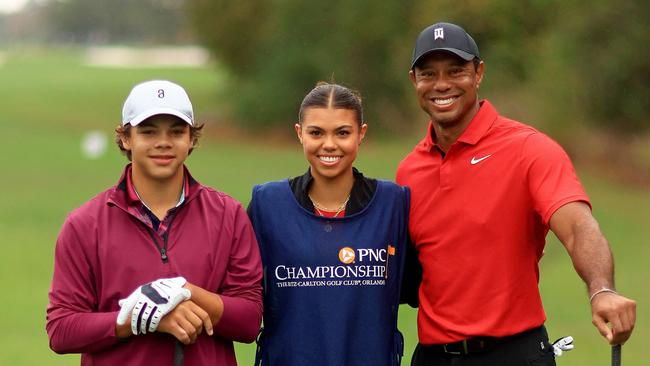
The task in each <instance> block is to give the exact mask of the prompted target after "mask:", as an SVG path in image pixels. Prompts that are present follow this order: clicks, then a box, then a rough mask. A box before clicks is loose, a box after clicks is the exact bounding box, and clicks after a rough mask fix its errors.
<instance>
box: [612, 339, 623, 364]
mask: <svg viewBox="0 0 650 366" xmlns="http://www.w3.org/2000/svg"><path fill="white" fill-rule="evenodd" d="M612 366H621V345H620V344H617V345H615V346H612Z"/></svg>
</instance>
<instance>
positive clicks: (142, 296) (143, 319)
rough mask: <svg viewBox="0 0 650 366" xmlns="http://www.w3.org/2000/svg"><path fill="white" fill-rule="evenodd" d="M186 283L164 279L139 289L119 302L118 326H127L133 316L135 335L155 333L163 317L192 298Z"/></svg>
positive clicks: (182, 279) (132, 324) (175, 279)
mask: <svg viewBox="0 0 650 366" xmlns="http://www.w3.org/2000/svg"><path fill="white" fill-rule="evenodd" d="M185 283H187V281H186V280H185V278H183V277H174V278H162V279H159V280H156V281H153V282H151V283H147V284H145V285H142V286H140V287H138V288H137V289H136V290H135V291H133V293H131V295H129V296H128V297H127V298H126V299H122V300H120V301H119V304H120V307H121V309H120V312H119V314H118V316H117V324H119V325H123V324H125V323H126V321H127V319H128V317H129V314H131V331H132V332H133V334H146V333H147V332H154V331H155V330H156V329H157V328H158V324H159V323H160V320H161V319H162V317H163V316H165V315H167V313H169V312H170V311H172V310H173V309H174V308H175V307H176V305H178V304H179V303H180V302H182V301H184V300H187V299H189V298H190V296H191V293H190V291H189V290H188V289H185V288H183V285H185Z"/></svg>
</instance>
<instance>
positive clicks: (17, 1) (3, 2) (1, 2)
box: [0, 0, 28, 13]
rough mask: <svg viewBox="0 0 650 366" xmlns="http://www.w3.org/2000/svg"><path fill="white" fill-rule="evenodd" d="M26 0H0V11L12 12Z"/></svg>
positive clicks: (23, 4) (20, 7)
mask: <svg viewBox="0 0 650 366" xmlns="http://www.w3.org/2000/svg"><path fill="white" fill-rule="evenodd" d="M27 1H28V0H0V13H13V12H16V11H18V10H20V9H22V7H23V6H25V4H26V3H27Z"/></svg>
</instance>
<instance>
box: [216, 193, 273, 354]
mask: <svg viewBox="0 0 650 366" xmlns="http://www.w3.org/2000/svg"><path fill="white" fill-rule="evenodd" d="M235 210H236V212H235V220H234V223H233V225H234V230H233V233H234V236H233V238H232V240H233V243H232V246H231V251H230V259H229V263H228V269H227V272H226V277H225V279H224V282H223V284H222V286H221V289H220V293H219V295H220V296H221V299H222V301H223V306H224V309H223V314H222V316H221V319H220V320H219V322H218V323H217V325H216V327H215V332H216V333H217V334H219V335H220V336H222V337H223V338H226V339H231V340H234V341H238V342H246V343H250V342H253V341H254V340H255V338H256V337H257V334H258V332H259V329H260V323H261V321H262V287H261V280H262V261H261V259H260V253H259V249H258V246H257V241H256V240H255V234H254V232H253V228H252V226H251V223H250V220H249V219H248V216H247V215H246V212H245V211H244V209H243V208H242V207H241V205H239V204H237V207H236V208H235Z"/></svg>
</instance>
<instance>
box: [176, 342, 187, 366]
mask: <svg viewBox="0 0 650 366" xmlns="http://www.w3.org/2000/svg"><path fill="white" fill-rule="evenodd" d="M184 357H185V354H184V351H183V343H181V341H179V340H176V343H175V344H174V366H182V365H183V358H184Z"/></svg>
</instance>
